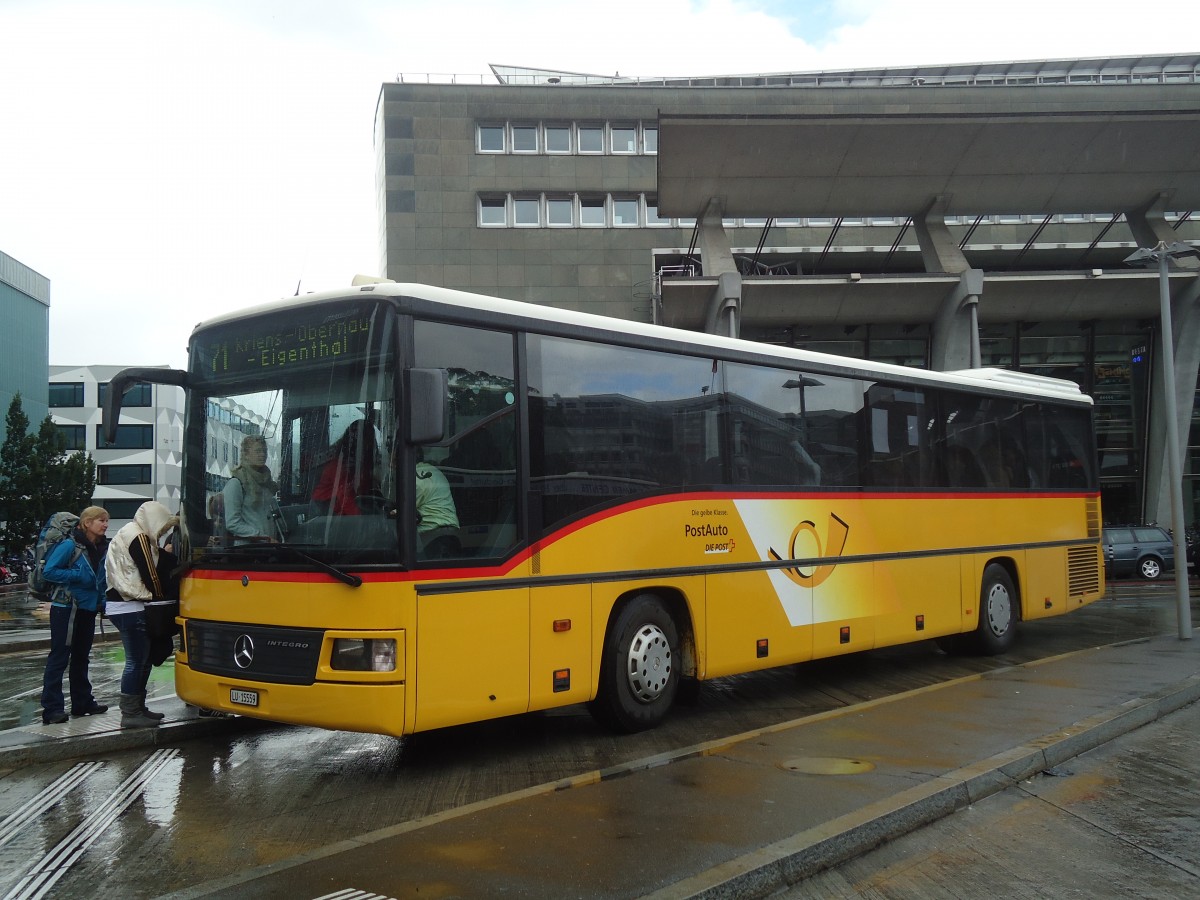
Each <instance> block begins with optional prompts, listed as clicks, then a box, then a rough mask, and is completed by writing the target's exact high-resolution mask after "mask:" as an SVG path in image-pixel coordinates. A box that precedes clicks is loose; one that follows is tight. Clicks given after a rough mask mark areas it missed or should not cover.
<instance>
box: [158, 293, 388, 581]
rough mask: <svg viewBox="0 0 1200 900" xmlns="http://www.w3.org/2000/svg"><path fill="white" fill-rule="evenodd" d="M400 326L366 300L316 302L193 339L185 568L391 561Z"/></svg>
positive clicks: (383, 308) (215, 328) (186, 463)
mask: <svg viewBox="0 0 1200 900" xmlns="http://www.w3.org/2000/svg"><path fill="white" fill-rule="evenodd" d="M395 321H396V320H395V317H394V316H392V315H391V314H390V312H389V310H388V308H387V307H386V306H382V305H377V304H373V303H362V304H357V305H354V306H349V307H348V306H346V305H345V304H340V305H338V306H337V307H332V306H327V305H320V304H313V305H311V306H308V307H301V308H290V309H288V310H287V311H286V312H285V311H281V312H279V313H266V314H262V315H258V316H254V317H250V318H244V319H239V320H237V321H235V322H229V323H222V324H219V325H215V326H213V327H211V328H208V329H206V330H205V331H203V332H202V333H199V334H197V335H196V336H195V337H194V339H193V343H192V346H191V348H190V357H191V359H190V372H191V378H192V385H193V393H192V396H191V404H190V406H189V413H188V414H189V417H190V419H189V423H188V428H187V434H188V447H187V452H186V454H185V461H184V481H185V486H184V489H183V492H182V493H183V497H184V510H183V521H184V525H185V527H186V529H187V533H188V537H189V542H190V545H191V554H192V560H193V562H196V563H200V564H219V563H220V562H221V561H222V560H226V561H236V562H238V563H242V564H244V562H245V561H246V560H247V559H254V560H255V561H261V562H266V561H276V560H277V561H278V562H280V563H284V564H295V563H296V561H297V559H298V558H299V559H303V557H304V556H309V557H311V558H313V559H314V560H317V561H325V562H329V561H336V562H337V563H338V564H356V563H395V562H396V561H397V560H398V559H399V552H400V542H399V540H398V536H397V520H396V515H395V498H396V493H397V492H396V484H395V477H394V474H395V467H394V465H393V458H394V456H395V454H396V450H397V447H396V439H397V426H398V423H399V421H400V418H399V411H398V409H397V399H396V396H397V395H396V346H397V339H396V335H395V324H394V323H395Z"/></svg>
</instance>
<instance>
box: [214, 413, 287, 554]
mask: <svg viewBox="0 0 1200 900" xmlns="http://www.w3.org/2000/svg"><path fill="white" fill-rule="evenodd" d="M230 475H231V476H232V477H230V479H229V481H227V482H226V483H225V488H224V490H222V492H221V494H222V497H223V502H224V509H225V531H226V532H227V533H228V534H229V535H232V537H233V538H234V540H235V541H237V542H239V543H244V542H248V541H274V540H276V539H277V537H278V533H279V526H278V522H277V520H276V519H275V516H276V514H277V512H278V507H277V506H276V502H275V492H276V491H278V490H279V485H278V484H277V483H276V482H275V479H274V478H273V477H272V476H271V470H270V468H269V467H268V466H267V439H266V438H264V437H263V436H262V435H261V434H248V435H246V436H245V437H244V438H242V451H241V461H240V462H239V463H238V465H237V467H236V468H234V470H233V471H232V472H231V473H230Z"/></svg>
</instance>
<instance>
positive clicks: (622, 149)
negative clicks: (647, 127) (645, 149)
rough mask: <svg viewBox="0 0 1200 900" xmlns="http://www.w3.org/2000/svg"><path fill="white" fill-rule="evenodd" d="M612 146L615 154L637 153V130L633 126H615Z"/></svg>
mask: <svg viewBox="0 0 1200 900" xmlns="http://www.w3.org/2000/svg"><path fill="white" fill-rule="evenodd" d="M610 146H611V147H612V152H613V153H637V128H636V127H635V126H633V125H614V126H613V127H612V131H611V144H610Z"/></svg>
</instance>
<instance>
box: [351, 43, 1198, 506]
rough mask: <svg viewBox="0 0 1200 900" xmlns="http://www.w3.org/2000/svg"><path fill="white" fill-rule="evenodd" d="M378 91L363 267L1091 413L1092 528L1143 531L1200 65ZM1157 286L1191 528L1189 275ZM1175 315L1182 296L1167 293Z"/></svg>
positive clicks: (525, 81) (1135, 62)
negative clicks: (991, 388)
mask: <svg viewBox="0 0 1200 900" xmlns="http://www.w3.org/2000/svg"><path fill="white" fill-rule="evenodd" d="M493 71H494V75H495V78H494V83H489V84H484V83H469V79H465V78H461V77H455V79H454V80H453V83H446V82H444V81H441V82H435V81H434V80H433V79H431V78H428V77H425V76H408V75H405V76H401V77H400V78H399V79H398V80H397V82H395V83H387V84H384V85H383V87H382V89H381V92H380V96H379V103H378V108H377V114H376V126H375V127H376V150H377V158H378V166H377V172H378V175H379V178H378V191H379V197H378V199H379V207H380V210H381V259H380V271H381V274H383V275H384V276H386V277H388V278H390V279H393V280H395V281H414V282H424V283H430V284H436V285H441V286H445V287H451V288H458V289H463V290H471V291H476V292H480V293H485V294H494V295H498V296H502V297H508V298H511V299H516V300H524V301H528V302H533V303H541V304H546V305H551V306H556V307H562V308H568V309H575V310H583V311H588V312H595V313H600V314H604V315H610V316H616V317H618V318H625V319H631V320H637V321H656V322H660V323H663V324H667V325H674V326H677V327H682V328H690V329H694V330H709V331H714V332H720V333H734V334H739V335H740V336H742V337H745V338H749V339H752V340H759V341H765V342H769V343H778V344H788V345H793V346H800V347H805V348H809V349H813V350H821V351H826V352H832V353H838V354H841V355H846V356H856V357H861V358H870V359H875V360H882V361H888V362H895V363H900V364H904V365H911V366H924V367H931V368H939V369H949V368H966V367H968V366H978V365H982V366H996V367H1003V368H1015V369H1021V370H1023V371H1029V372H1035V373H1039V374H1048V375H1055V376H1058V377H1063V378H1070V379H1073V380H1075V381H1076V382H1078V383H1079V384H1080V385H1081V386H1082V387H1083V389H1084V390H1085V391H1087V392H1088V393H1090V394H1091V395H1092V396H1093V397H1094V398H1095V400H1096V402H1097V430H1098V435H1099V448H1100V465H1101V471H1102V476H1103V491H1104V509H1105V518H1106V519H1107V520H1109V521H1112V522H1125V521H1144V520H1152V519H1156V518H1165V512H1164V509H1165V505H1164V503H1165V501H1164V498H1165V496H1166V495H1165V493H1164V492H1165V489H1166V486H1165V484H1164V474H1163V457H1164V443H1163V438H1162V433H1163V428H1162V427H1161V424H1162V421H1163V416H1164V415H1165V412H1164V411H1163V409H1164V408H1165V404H1164V405H1163V408H1160V407H1159V406H1158V405H1156V404H1159V403H1160V401H1162V398H1161V396H1160V395H1159V394H1158V393H1156V391H1155V389H1154V385H1155V379H1156V377H1157V376H1156V375H1155V374H1154V372H1155V365H1154V363H1155V360H1156V359H1158V358H1159V357H1158V354H1159V352H1160V351H1161V345H1160V344H1159V339H1160V337H1161V333H1160V328H1159V304H1158V278H1157V273H1156V271H1154V270H1144V269H1139V268H1134V267H1133V266H1131V265H1129V264H1127V263H1126V259H1127V258H1128V257H1129V256H1131V255H1132V254H1134V253H1135V252H1136V251H1137V250H1138V249H1139V248H1140V247H1146V246H1153V245H1154V244H1155V243H1156V242H1157V241H1159V240H1168V241H1175V242H1181V243H1183V244H1184V245H1185V246H1193V247H1194V246H1196V245H1198V244H1200V225H1198V224H1197V223H1196V222H1195V221H1194V217H1193V213H1192V210H1193V209H1194V208H1196V207H1197V206H1200V172H1198V171H1196V163H1195V159H1194V154H1192V156H1189V155H1188V153H1189V152H1190V151H1188V150H1187V149H1186V148H1188V147H1194V146H1196V144H1197V142H1198V141H1200V114H1197V112H1196V110H1197V109H1198V108H1200V104H1198V103H1197V101H1198V100H1200V57H1169V58H1168V57H1163V58H1155V59H1148V58H1138V59H1104V60H1043V61H1034V62H1023V63H1006V64H994V65H976V66H970V65H963V66H951V67H930V68H910V69H880V70H869V71H867V70H859V71H847V72H817V73H811V72H810V73H785V74H772V75H752V76H739V77H727V78H675V79H663V78H621V77H597V76H588V75H580V74H576V73H567V72H554V71H547V70H535V69H520V68H514V67H493ZM1173 272H1174V273H1175V274H1174V275H1173V276H1172V277H1171V278H1170V287H1171V291H1172V294H1173V296H1175V298H1176V310H1177V313H1176V315H1177V318H1176V321H1175V335H1174V350H1175V356H1176V373H1177V378H1178V384H1179V385H1180V386H1181V387H1180V393H1181V395H1183V394H1186V396H1185V397H1182V399H1180V400H1179V402H1178V408H1177V415H1178V417H1179V421H1180V422H1181V423H1182V434H1183V435H1184V436H1185V437H1186V436H1187V435H1188V434H1189V426H1190V435H1191V437H1190V439H1187V440H1186V444H1187V446H1186V450H1185V459H1186V463H1187V466H1186V469H1185V471H1186V473H1187V474H1186V482H1185V488H1186V491H1185V493H1186V497H1187V506H1188V513H1187V516H1188V520H1189V521H1194V520H1195V519H1196V518H1197V517H1198V515H1200V474H1197V473H1200V423H1197V422H1196V421H1195V420H1194V418H1193V416H1194V413H1193V410H1194V409H1195V408H1196V404H1195V403H1194V402H1193V394H1194V390H1195V384H1196V370H1197V365H1198V363H1200V349H1198V348H1200V338H1197V339H1196V340H1194V341H1191V343H1189V340H1190V338H1189V335H1191V336H1195V335H1198V334H1200V310H1197V309H1195V307H1196V299H1195V298H1196V297H1197V296H1198V295H1200V288H1198V287H1197V278H1196V272H1197V268H1196V262H1195V259H1194V258H1191V259H1188V258H1184V259H1181V260H1180V261H1179V268H1178V269H1173ZM1189 298H1190V299H1189Z"/></svg>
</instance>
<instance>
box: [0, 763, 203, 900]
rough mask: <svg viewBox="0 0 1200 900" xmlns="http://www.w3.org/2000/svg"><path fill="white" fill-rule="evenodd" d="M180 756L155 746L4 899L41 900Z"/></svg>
mask: <svg viewBox="0 0 1200 900" xmlns="http://www.w3.org/2000/svg"><path fill="white" fill-rule="evenodd" d="M178 757H179V750H178V749H176V748H172V749H170V750H155V751H154V752H153V753H152V754H150V758H149V759H147V760H146V761H145V762H144V763H142V764H141V765H140V766H139V767H138V768H137V769H136V770H135V771H134V772H133V773H132V774H131V775H130V776H129V777H128V778H126V779H125V780H124V781H123V782H122V783H121V784H120V786H118V787H117V788H116V790H114V791H113V792H112V793H111V794H110V795H109V796H108V798H107V799H106V800H105V801H104V802H103V803H102V804H101V805H100V806H99V807H98V808H97V809H96V810H95V811H94V812H92V813H89V814H88V816H87V817H86V818H84V820H83V821H82V822H80V823H79V824H78V825H77V826H76V827H75V828H74V830H72V831H71V833H70V834H68V835H67V836H66V837H65V838H63V839H62V840H61V841H60V842H59V843H58V845H57V846H56V847H55V848H54V849H53V850H51V851H50V852H49V853H47V854H46V855H45V856H43V857H42V858H41V859H40V860H38V861H37V862H35V863H34V864H33V866H32V867H31V868H30V870H29V871H28V872H27V873H26V874H25V875H23V876H22V877H21V880H20V881H19V882H17V884H16V886H15V887H14V888H13V889H12V890H11V891H9V892H8V893H7V894H6V895H5V897H4V900H37V898H40V897H45V896H46V895H47V894H48V893H49V892H50V889H51V888H53V887H54V885H55V884H56V883H57V882H58V880H59V879H60V878H62V877H63V876H64V875H66V874H67V871H68V870H69V869H70V868H71V866H72V865H74V864H75V862H76V860H78V859H79V857H80V856H82V855H83V852H84V851H85V850H87V848H88V847H90V846H91V845H92V844H93V843H95V841H96V840H97V838H99V837H100V836H101V835H102V834H104V831H105V829H106V828H108V827H109V826H110V825H111V824H112V823H113V822H114V821H116V818H117V817H118V816H119V815H121V813H123V812H124V811H125V810H126V809H128V808H129V807H130V806H131V805H133V802H134V801H135V800H137V798H138V797H140V796H141V794H142V791H144V790H145V789H146V785H147V784H149V783H150V782H151V781H152V780H153V779H154V777H155V776H156V775H158V773H159V772H160V771H162V769H163V768H164V767H165V766H167V765H168V764H169V763H171V762H172V761H173V760H175V759H176V758H178Z"/></svg>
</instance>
